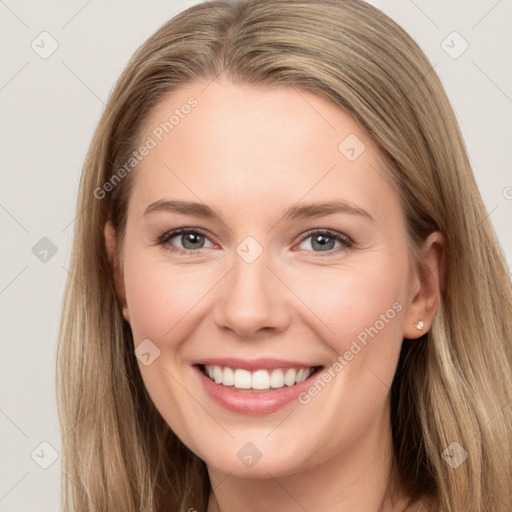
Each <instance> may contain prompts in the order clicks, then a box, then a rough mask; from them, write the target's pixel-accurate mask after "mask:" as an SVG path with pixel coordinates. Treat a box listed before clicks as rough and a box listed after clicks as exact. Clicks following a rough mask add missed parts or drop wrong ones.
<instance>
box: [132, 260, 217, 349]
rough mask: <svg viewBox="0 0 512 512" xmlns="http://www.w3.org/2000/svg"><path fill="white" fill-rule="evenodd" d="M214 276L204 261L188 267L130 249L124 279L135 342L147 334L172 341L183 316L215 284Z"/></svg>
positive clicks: (188, 313) (147, 336) (183, 318)
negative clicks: (202, 266) (204, 264)
mask: <svg viewBox="0 0 512 512" xmlns="http://www.w3.org/2000/svg"><path fill="white" fill-rule="evenodd" d="M212 277H214V276H212V271H211V269H205V268H201V265H197V266H189V267H188V268H187V267H186V266H184V265H176V264H172V263H169V262H167V261H162V258H160V259H159V260H158V261H154V259H152V258H150V257H148V256H147V255H145V254H144V253H141V252H139V253H137V252H136V251H133V252H132V253H131V254H129V255H128V253H127V257H126V259H125V268H124V280H125V289H126V297H127V303H128V309H129V312H130V325H131V328H132V332H133V336H134V341H135V344H137V343H140V341H142V340H143V339H145V338H149V339H154V340H164V339H165V340H166V343H167V342H169V343H171V344H172V339H173V337H174V336H173V334H174V333H175V332H176V331H178V330H179V327H180V324H181V322H182V320H186V319H187V317H188V316H189V315H190V313H192V312H193V310H194V308H195V307H196V306H197V305H199V303H200V301H201V299H202V298H204V296H205V295H206V293H207V292H208V290H209V288H211V286H212V285H213V280H212ZM210 281H211V284H209V283H210Z"/></svg>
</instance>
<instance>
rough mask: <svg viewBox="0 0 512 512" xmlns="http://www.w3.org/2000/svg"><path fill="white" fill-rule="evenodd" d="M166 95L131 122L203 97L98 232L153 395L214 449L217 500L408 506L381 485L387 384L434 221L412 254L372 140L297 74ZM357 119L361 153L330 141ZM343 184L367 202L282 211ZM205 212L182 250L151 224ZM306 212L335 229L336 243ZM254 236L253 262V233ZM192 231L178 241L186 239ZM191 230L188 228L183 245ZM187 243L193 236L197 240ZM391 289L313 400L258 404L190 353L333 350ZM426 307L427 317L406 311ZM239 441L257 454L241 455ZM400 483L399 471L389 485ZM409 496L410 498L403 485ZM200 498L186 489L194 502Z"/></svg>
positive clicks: (414, 332)
mask: <svg viewBox="0 0 512 512" xmlns="http://www.w3.org/2000/svg"><path fill="white" fill-rule="evenodd" d="M205 85H206V84H203V83H199V82H197V83H193V84H190V85H187V86H186V87H184V88H182V89H180V90H178V91H174V92H173V93H171V94H170V95H168V96H167V97H166V98H165V99H164V100H163V101H162V102H161V103H160V104H159V105H158V106H157V107H156V108H155V109H154V110H153V111H152V113H151V116H150V118H149V119H148V120H147V122H146V124H145V126H144V129H143V130H142V132H141V133H142V134H143V135H142V137H141V140H144V139H145V137H146V136H147V135H148V134H150V133H151V132H152V130H153V129H154V128H155V127H156V126H158V125H159V124H160V123H161V122H163V121H164V120H166V119H168V118H169V115H170V113H172V111H173V110H174V109H175V108H179V107H180V106H181V105H183V104H185V103H186V101H187V99H188V98H190V97H191V96H194V97H195V98H196V99H197V101H198V105H197V107H196V108H195V109H193V110H192V111H191V113H190V114H188V115H187V116H185V117H184V118H183V119H181V120H180V123H179V125H177V126H176V127H175V128H174V129H173V130H172V131H171V132H170V133H169V134H168V135H166V136H165V137H164V138H163V140H162V141H161V142H159V143H158V145H157V146H156V147H155V148H154V149H152V150H151V151H150V152H149V154H148V156H146V157H145V158H144V159H143V161H142V162H141V163H140V164H139V166H138V167H137V169H136V170H135V171H133V172H134V176H133V178H134V187H133V189H132V193H131V196H130V200H129V205H128V215H127V223H126V232H125V237H124V238H123V240H122V245H118V244H117V239H116V233H115V231H114V230H113V228H112V226H111V225H110V224H108V223H107V225H106V227H105V236H106V245H107V250H108V253H109V255H110V257H111V261H112V265H113V269H114V270H113V271H114V273H115V279H116V283H117V284H116V286H117V291H118V295H119V299H120V301H121V302H122V305H123V314H124V316H125V318H126V320H127V321H128V322H129V323H130V326H131V329H132V332H133V336H134V340H135V345H136V346H137V345H138V344H139V343H141V342H142V341H143V340H145V339H148V338H149V339H150V340H152V342H153V343H154V344H155V345H156V346H157V347H158V348H159V350H160V356H159V357H158V358H157V359H155V361H154V362H153V363H152V364H151V365H149V366H144V365H142V364H141V363H139V366H140V370H141V373H142V376H143V379H144V382H145V385H146V387H147V389H148V391H149V394H150V396H151V398H152V400H153V401H154V403H155V405H156V407H157V408H158V410H159V411H160V413H161V414H162V416H163V417H164V419H165V420H166V421H167V423H168V424H169V425H170V426H171V428H172V429H173V430H174V432H175V433H176V434H177V435H178V436H179V438H180V439H181V440H182V441H183V442H184V443H185V444H186V445H187V446H188V447H189V448H190V449H191V450H192V451H194V452H195V453H196V454H197V455H198V456H199V457H201V458H202V459H203V460H204V461H205V462H206V464H207V467H208V472H209V475H210V479H211V481H212V486H213V488H214V494H213V493H212V494H211V495H210V502H209V507H208V512H213V511H215V510H222V511H229V510H245V511H249V512H256V511H264V510H281V511H284V512H291V511H297V510H304V509H306V510H310V511H316V510H322V511H334V510H336V511H340V510H350V511H375V512H377V511H378V510H383V511H387V510H394V511H396V510H401V509H402V508H400V507H401V505H400V506H399V505H397V504H395V505H394V507H392V505H391V504H390V502H389V499H388V495H387V492H386V489H387V486H388V475H389V470H390V463H391V453H392V445H391V428H390V419H389V416H390V385H391V383H392V380H393V376H394V374H395V370H396V366H397V362H398V356H399V351H400V347H401V343H402V340H403V338H404V337H405V338H418V337H419V336H421V335H422V334H423V333H425V332H426V331H427V330H428V329H429V327H430V325H431V322H432V319H433V317H434V315H435V312H436V308H437V303H438V289H439V281H440V275H439V270H438V269H439V268H442V265H441V264H442V252H443V251H442V249H443V246H444V242H443V239H442V236H441V235H440V234H439V233H433V234H431V235H430V236H429V237H428V238H427V240H426V241H425V243H424V246H423V247H422V248H421V251H422V253H421V254H422V256H421V258H420V260H419V261H418V262H416V263H415V262H414V261H413V260H412V259H411V257H410V252H409V248H408V245H407V237H406V231H405V221H404V217H403V212H402V209H401V205H400V196H399V195H398V192H397V190H396V189H395V188H394V187H393V186H391V184H390V181H389V179H386V177H385V175H384V170H383V167H382V163H381V161H380V157H379V151H378V148H377V147H376V145H375V144H374V143H373V142H372V140H371V139H370V138H369V137H368V136H367V135H366V134H365V132H364V131H363V130H362V129H361V128H360V127H359V125H358V124H357V123H356V121H355V120H354V119H353V118H352V117H351V116H350V115H348V114H347V113H345V112H344V111H342V110H341V109H339V108H338V107H337V106H335V105H333V104H331V103H330V102H328V101H327V100H326V99H323V98H320V97H318V96H316V95H314V94H312V93H309V92H305V91H297V90H294V89H293V88H289V87H286V88H272V89H262V88H254V87H250V86H241V85H235V84H233V83H231V82H229V81H228V80H227V79H224V78H220V79H218V80H216V81H214V82H212V83H211V84H210V85H209V86H208V87H206V88H205ZM349 134H355V135H356V136H357V137H358V139H359V140H360V141H362V142H363V143H364V145H365V147H366V149H365V150H364V152H363V153H362V154H361V155H360V156H359V157H358V158H357V159H356V160H354V161H349V160H348V159H347V158H346V157H345V156H344V154H342V153H341V152H340V151H339V150H338V145H339V144H340V142H341V141H343V140H344V139H345V137H347V135H349ZM161 199H166V200H170V199H173V200H184V201H185V200H188V201H197V202H204V203H206V204H207V205H209V206H210V207H211V208H212V209H214V210H215V212H217V214H218V218H214V219H202V218H198V217H193V216H190V215H183V214H176V213H172V212H165V211H159V212H153V213H150V214H147V215H144V211H145V209H146V208H147V207H148V205H150V204H151V203H154V202H155V201H158V200H161ZM327 200H343V201H346V202H348V203H349V204H351V205H355V206H357V207H359V208H362V209H364V210H365V211H366V212H368V214H370V215H371V217H372V218H373V220H369V219H367V218H365V217H364V216H362V215H355V214H349V213H335V214H330V215H326V216H322V217H318V218H311V219H298V220H297V219H295V220H284V219H282V217H281V212H282V211H283V210H284V209H285V208H286V207H288V206H291V205H294V204H296V203H298V202H301V203H305V202H317V201H327ZM181 227H193V228H202V230H204V231H206V232H207V233H208V236H207V238H204V239H202V238H200V240H199V243H197V242H196V244H197V245H196V247H200V245H201V243H202V241H203V240H204V243H203V248H200V249H194V248H192V249H189V252H188V253H187V254H178V253H177V252H173V251H172V250H171V247H172V245H171V243H170V242H168V243H167V245H161V244H158V243H157V242H155V240H157V238H158V237H159V236H161V235H162V234H164V233H166V232H167V231H169V230H171V229H177V228H181ZM313 229H318V230H322V229H332V230H334V231H337V232H339V233H341V234H345V235H347V236H349V237H350V238H351V239H352V240H353V241H354V244H353V246H352V247H345V246H343V244H341V243H340V242H336V243H335V246H329V248H332V247H334V249H333V251H331V253H330V254H326V253H325V252H324V251H322V249H321V248H318V246H313V245H312V242H313V240H314V238H315V237H311V236H310V237H309V238H305V239H304V240H301V239H300V235H301V234H304V233H306V232H308V231H310V230H313ZM249 235H250V236H252V237H253V238H254V239H255V240H257V242H258V243H259V245H260V246H261V247H262V248H263V252H262V254H261V255H260V256H259V257H258V258H257V259H256V260H255V261H254V262H252V263H250V264H249V263H247V262H246V261H244V259H242V258H241V257H240V256H239V255H238V254H237V252H236V248H237V246H238V245H239V244H240V242H242V240H244V239H245V237H247V236H249ZM184 238H185V237H182V236H176V237H174V238H173V239H172V243H173V244H174V247H176V248H178V247H179V248H183V247H184V245H183V243H186V240H185V241H184V240H183V239H184ZM188 247H190V246H188ZM194 251H195V252H194ZM394 303H398V304H400V305H401V306H402V308H401V311H400V312H398V313H396V316H394V318H393V319H392V320H390V321H389V322H387V323H386V324H385V326H384V328H382V329H381V330H380V331H379V332H378V334H377V335H376V336H375V337H374V338H372V339H370V341H369V342H368V344H367V345H366V346H365V347H364V348H363V349H362V350H361V351H360V352H359V353H358V354H357V356H355V357H354V358H353V359H352V360H351V361H350V362H349V363H348V364H347V365H346V366H345V367H344V368H343V370H342V371H341V372H339V373H338V374H337V375H336V377H335V378H334V379H332V380H331V382H330V383H329V384H328V385H327V386H326V387H325V388H324V389H323V390H322V391H321V392H320V393H319V394H318V395H317V396H315V397H314V398H312V399H311V401H310V402H309V403H308V404H305V405H304V404H301V403H299V402H298V401H295V400H294V401H293V402H292V403H290V404H288V405H287V406H285V407H284V408H282V409H280V410H278V411H276V412H274V413H271V414H267V415H260V416H247V415H243V414H237V413H234V412H230V411H227V410H225V409H224V408H223V407H221V406H220V405H218V404H216V403H215V402H213V401H212V400H211V399H210V397H209V396H208V395H207V393H206V392H205V390H204V389H203V387H202V386H201V385H200V382H199V380H198V379H197V375H196V374H195V372H194V371H193V370H192V367H191V364H192V362H193V361H196V360H197V359H200V358H206V357H230V356H231V357H240V358H247V359H253V358H258V357H274V358H283V359H298V360H300V361H312V362H315V363H316V364H322V365H324V366H325V367H326V368H328V367H330V366H331V365H332V364H333V362H334V361H335V360H336V357H337V355H343V354H344V353H345V352H346V351H347V350H348V349H349V348H350V345H351V343H352V341H353V340H354V339H356V337H357V336H358V334H360V333H361V332H362V331H364V329H365V328H366V327H369V326H373V325H374V324H375V323H376V321H377V320H378V319H379V318H380V315H381V314H383V313H385V312H386V311H387V310H389V309H390V308H391V307H392V305H393V304H394ZM420 319H422V320H423V322H424V328H423V330H422V331H419V330H418V329H417V328H416V327H414V325H413V324H414V323H417V322H418V321H419V320H420ZM247 442H251V443H253V444H254V445H256V446H257V447H258V449H259V450H260V452H261V454H262V457H261V459H260V460H259V461H258V462H257V463H256V464H255V465H254V466H252V467H250V468H249V467H246V466H245V465H244V464H242V463H241V461H240V460H239V459H238V457H237V452H238V451H239V450H240V448H241V447H242V446H244V445H245V444H246V443H247ZM394 490H395V491H396V493H397V496H400V489H399V488H397V489H394ZM402 504H403V503H402ZM195 505H197V504H194V503H190V507H194V506H195Z"/></svg>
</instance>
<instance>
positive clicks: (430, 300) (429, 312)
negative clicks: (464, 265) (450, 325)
mask: <svg viewBox="0 0 512 512" xmlns="http://www.w3.org/2000/svg"><path fill="white" fill-rule="evenodd" d="M444 273H445V241H444V237H443V235H442V234H441V233H440V232H439V231H435V232H433V233H431V234H430V235H429V236H428V237H427V239H426V240H425V242H424V244H423V247H422V248H421V251H420V256H419V258H418V261H417V262H416V264H415V267H414V268H413V269H412V271H411V279H410V286H409V294H408V298H409V299H410V302H409V303H408V306H407V310H406V312H405V315H404V332H403V337H404V338H409V339H414V338H419V337H420V336H423V335H424V334H425V333H426V332H427V331H428V330H429V329H430V327H431V325H432V321H433V320H434V317H435V314H436V312H437V307H438V305H439V300H440V296H441V293H442V291H443V290H444V286H445V276H444ZM420 321H422V322H423V328H422V329H421V330H420V329H418V328H417V327H415V324H416V325H417V324H418V322H420Z"/></svg>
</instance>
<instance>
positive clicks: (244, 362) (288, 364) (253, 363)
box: [193, 357, 321, 371]
mask: <svg viewBox="0 0 512 512" xmlns="http://www.w3.org/2000/svg"><path fill="white" fill-rule="evenodd" d="M193 364H195V365H215V366H227V367H229V368H240V369H243V370H249V371H254V370H273V369H276V368H314V367H316V366H321V365H318V364H312V363H304V362H302V361H291V360H285V359H274V358H270V357H262V358H258V359H239V358H237V357H213V358H207V359H201V360H198V361H195V362H194V363H193Z"/></svg>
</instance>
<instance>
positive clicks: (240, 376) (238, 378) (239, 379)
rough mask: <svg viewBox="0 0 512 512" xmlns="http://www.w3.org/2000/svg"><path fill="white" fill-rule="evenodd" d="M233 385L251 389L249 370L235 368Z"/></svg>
mask: <svg viewBox="0 0 512 512" xmlns="http://www.w3.org/2000/svg"><path fill="white" fill-rule="evenodd" d="M217 368H219V369H220V367H219V366H217ZM233 386H235V388H239V389H251V372H250V371H248V370H240V369H239V368H237V369H236V370H235V382H234V383H233Z"/></svg>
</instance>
